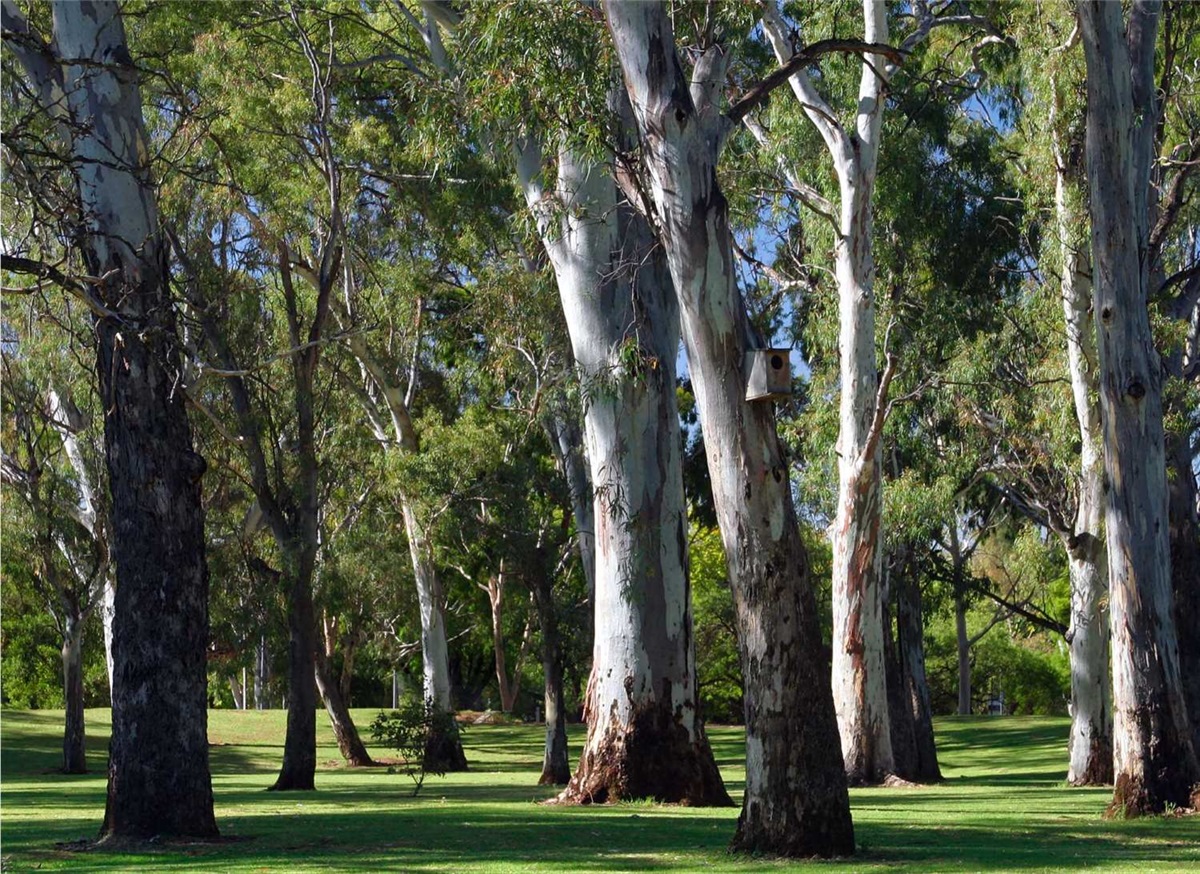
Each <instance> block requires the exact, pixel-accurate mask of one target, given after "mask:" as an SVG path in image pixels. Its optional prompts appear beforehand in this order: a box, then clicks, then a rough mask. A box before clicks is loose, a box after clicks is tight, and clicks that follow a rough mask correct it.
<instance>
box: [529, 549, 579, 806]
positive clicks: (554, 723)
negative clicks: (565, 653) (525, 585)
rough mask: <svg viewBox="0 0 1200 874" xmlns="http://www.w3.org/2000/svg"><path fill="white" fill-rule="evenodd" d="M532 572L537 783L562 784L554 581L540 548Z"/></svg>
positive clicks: (565, 764) (562, 717)
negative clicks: (539, 706)
mask: <svg viewBox="0 0 1200 874" xmlns="http://www.w3.org/2000/svg"><path fill="white" fill-rule="evenodd" d="M534 572H535V574H536V577H535V579H534V583H533V597H534V603H535V604H536V605H537V611H538V622H539V624H540V625H541V628H542V674H543V677H544V685H545V690H546V691H545V707H546V751H545V754H544V756H543V757H542V773H541V776H540V777H538V785H539V786H565V785H566V784H567V783H568V782H570V780H571V762H570V759H569V757H568V754H567V714H566V708H565V707H563V671H562V640H561V638H560V636H559V629H558V610H557V608H556V605H555V603H554V589H553V585H554V583H553V580H551V579H550V576H549V574H547V573H546V563H545V556H544V555H543V551H542V550H539V551H538V555H537V558H536V559H535V562H534Z"/></svg>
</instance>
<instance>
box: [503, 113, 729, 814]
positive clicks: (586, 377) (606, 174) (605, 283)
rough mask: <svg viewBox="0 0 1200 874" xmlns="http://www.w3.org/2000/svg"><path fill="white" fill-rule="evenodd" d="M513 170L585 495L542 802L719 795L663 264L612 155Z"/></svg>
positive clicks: (703, 801)
mask: <svg viewBox="0 0 1200 874" xmlns="http://www.w3.org/2000/svg"><path fill="white" fill-rule="evenodd" d="M620 96H621V98H623V94H622V95H620ZM629 123H630V124H631V122H629ZM518 172H519V174H520V176H521V178H522V184H523V187H524V189H525V196H526V201H527V203H528V205H529V207H530V209H531V210H533V211H534V213H535V215H536V216H537V218H538V226H539V231H540V233H541V237H542V242H543V245H544V246H545V247H546V250H547V252H548V254H549V255H550V260H551V263H552V265H553V267H554V271H555V276H556V279H557V282H558V288H559V296H560V298H561V300H562V305H563V312H564V314H565V316H566V321H567V327H568V331H569V333H570V337H571V346H572V350H573V352H574V357H575V361H576V365H577V367H578V369H579V373H580V380H581V382H582V384H583V390H584V391H583V393H584V396H585V398H586V402H585V407H584V434H585V440H586V446H587V459H588V463H589V465H590V467H591V479H592V483H593V493H594V519H595V529H596V530H595V550H596V555H595V559H596V568H595V641H594V648H593V664H592V676H591V680H590V682H589V684H588V690H587V696H586V701H585V704H584V715H585V718H586V720H587V723H588V736H587V740H586V742H585V745H584V749H583V752H582V753H581V754H580V758H579V766H578V769H577V770H576V773H575V776H574V777H573V778H572V779H571V781H570V783H569V784H568V786H567V788H566V789H565V790H563V792H562V794H560V796H559V798H558V801H559V802H571V803H593V802H605V801H617V800H625V799H633V798H654V799H656V800H659V801H670V802H682V803H686V804H691V805H724V804H730V803H731V802H730V799H729V796H728V794H727V793H726V791H725V787H724V785H723V784H722V782H721V777H720V774H719V772H718V770H717V766H716V762H715V760H714V759H713V755H712V750H711V749H710V747H709V745H708V739H707V737H706V735H705V734H704V728H703V724H702V722H701V720H700V719H699V716H698V714H697V712H696V701H697V698H696V667H695V644H694V640H693V635H692V612H691V587H690V582H689V579H688V556H687V539H686V536H687V522H686V508H685V504H684V496H683V469H682V461H681V451H682V450H681V446H680V439H679V428H678V411H677V409H676V401H675V356H676V352H677V349H678V346H679V333H678V331H679V327H678V326H679V317H678V309H677V304H676V301H675V295H674V290H673V287H672V285H671V278H670V274H669V273H668V271H667V269H666V265H665V263H664V261H663V258H662V254H661V251H659V250H656V249H655V247H654V246H653V241H652V238H651V233H650V229H649V226H648V225H647V224H646V222H645V220H644V219H643V218H642V217H641V216H640V215H638V214H637V213H635V212H634V211H633V210H632V209H631V208H630V207H629V205H628V204H626V203H624V202H622V201H621V200H620V199H619V197H618V191H617V182H616V179H615V177H614V172H615V170H614V169H613V168H612V167H605V166H603V165H602V164H600V163H598V162H592V161H589V160H586V159H584V158H582V157H581V156H579V155H578V154H576V153H574V152H572V151H571V150H570V149H569V148H566V147H564V148H562V149H560V151H559V154H558V178H557V187H556V190H555V191H553V192H547V191H545V190H544V189H543V188H542V183H541V173H542V168H541V150H540V147H538V146H537V145H536V144H533V143H526V144H524V145H523V146H522V148H521V150H520V154H519V160H518Z"/></svg>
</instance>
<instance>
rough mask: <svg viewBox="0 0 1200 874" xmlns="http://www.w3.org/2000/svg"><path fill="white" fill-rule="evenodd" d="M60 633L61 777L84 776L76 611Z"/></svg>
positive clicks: (80, 619)
mask: <svg viewBox="0 0 1200 874" xmlns="http://www.w3.org/2000/svg"><path fill="white" fill-rule="evenodd" d="M65 618H66V628H65V629H64V630H63V643H62V666H63V701H64V703H65V704H66V711H67V713H66V726H65V728H64V729H63V773H64V774H86V773H87V741H86V737H85V734H84V726H83V616H81V615H80V613H79V610H78V609H76V610H74V611H72V612H71V613H69V614H68V615H67V616H66V617H65Z"/></svg>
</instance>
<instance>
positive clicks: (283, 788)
mask: <svg viewBox="0 0 1200 874" xmlns="http://www.w3.org/2000/svg"><path fill="white" fill-rule="evenodd" d="M316 789H317V787H316V784H315V782H314V780H313V775H312V774H309V775H307V777H305V776H303V775H288V774H280V775H279V777H278V779H276V780H275V782H274V783H273V784H271V785H270V786H269V787H267V791H268V792H315V791H316Z"/></svg>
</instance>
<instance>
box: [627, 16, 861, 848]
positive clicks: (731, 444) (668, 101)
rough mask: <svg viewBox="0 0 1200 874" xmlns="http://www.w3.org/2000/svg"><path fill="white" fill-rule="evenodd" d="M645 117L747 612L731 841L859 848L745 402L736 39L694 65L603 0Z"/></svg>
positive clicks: (778, 513)
mask: <svg viewBox="0 0 1200 874" xmlns="http://www.w3.org/2000/svg"><path fill="white" fill-rule="evenodd" d="M604 10H605V14H606V17H607V20H608V25H609V29H610V31H611V33H612V36H613V41H614V44H615V48H616V52H617V57H618V59H619V61H620V64H621V68H622V72H623V75H624V79H625V85H626V89H627V90H628V92H629V98H630V103H631V104H632V106H633V109H634V112H635V114H636V117H637V122H638V128H639V132H640V135H641V140H642V148H643V153H644V157H645V160H646V163H647V168H648V171H649V173H648V177H649V178H648V182H649V189H650V194H651V197H652V200H653V205H654V211H655V218H656V220H657V226H658V229H659V238H660V242H661V243H662V245H663V247H664V249H665V252H666V256H667V262H668V265H669V267H670V271H671V276H672V279H673V280H674V284H675V288H676V291H677V293H678V295H679V302H680V309H681V313H682V326H683V339H684V345H685V347H686V349H687V354H688V363H689V367H690V371H691V375H692V384H693V387H694V388H695V390H696V401H697V407H698V410H699V412H700V419H701V422H702V424H703V427H704V435H705V440H704V443H705V451H706V454H707V456H708V467H709V475H710V477H711V481H712V489H713V498H714V502H715V505H716V510H717V517H718V521H719V525H720V529H721V536H722V541H723V543H724V546H725V555H726V561H727V563H728V566H729V578H730V581H731V584H732V588H733V595H734V605H735V609H736V611H737V616H738V627H739V632H740V633H739V650H740V654H741V663H742V672H743V677H744V680H745V686H746V692H745V708H746V790H745V794H744V796H743V804H742V813H741V816H740V817H739V820H738V828H737V834H736V835H735V837H734V840H733V846H734V847H735V848H737V849H740V850H744V851H750V852H765V853H774V854H779V855H788V856H811V855H834V854H849V853H853V852H854V829H853V826H852V823H851V819H850V804H849V795H848V792H847V788H846V775H845V771H844V764H843V760H842V756H841V746H840V742H839V739H838V730H837V720H836V717H835V715H834V709H833V696H832V692H831V689H830V686H829V673H828V666H827V664H826V663H825V659H824V657H823V655H822V646H821V639H820V630H819V625H818V619H817V605H816V600H815V597H814V594H813V590H812V587H811V585H810V582H809V578H808V574H809V567H808V556H807V554H806V551H805V549H804V544H803V541H802V540H801V538H800V531H799V527H798V522H797V518H796V512H795V508H794V506H793V504H792V497H791V485H790V481H789V477H788V465H787V462H786V461H785V459H784V457H783V451H782V447H781V445H780V442H779V437H778V434H777V432H776V426H775V415H774V410H773V408H772V406H771V404H770V403H767V402H761V401H759V402H749V401H747V400H746V369H745V367H746V365H745V357H746V352H747V351H748V350H749V349H752V348H755V346H759V345H761V340H760V338H758V337H757V336H756V333H755V331H754V329H753V327H752V325H751V324H750V322H749V319H748V317H747V314H746V308H745V304H744V303H743V301H742V299H741V295H740V293H739V291H738V288H737V284H736V281H735V277H734V267H733V252H732V237H731V233H730V225H729V210H728V204H727V202H726V200H725V197H724V195H723V193H722V192H721V188H720V185H719V183H718V181H717V175H716V163H717V157H718V155H719V152H720V146H721V142H722V140H723V138H724V136H725V134H726V133H727V132H728V130H729V128H730V127H731V126H732V121H731V120H730V119H728V118H725V117H723V116H721V115H720V112H719V102H718V101H719V99H720V95H721V93H722V88H723V84H724V79H725V64H726V62H727V59H728V53H727V50H726V47H725V46H722V45H720V44H719V43H718V44H714V45H710V46H709V47H708V48H706V49H705V50H703V51H701V52H699V53H698V54H697V55H696V58H695V66H694V69H693V70H692V72H691V74H690V75H689V74H685V73H684V71H683V69H682V66H681V64H680V60H679V56H678V53H677V50H676V47H675V39H674V34H673V30H672V26H671V22H670V19H669V17H668V15H667V11H666V9H665V7H664V6H663V5H662V4H660V3H638V2H618V0H611V2H606V3H605V4H604Z"/></svg>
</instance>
